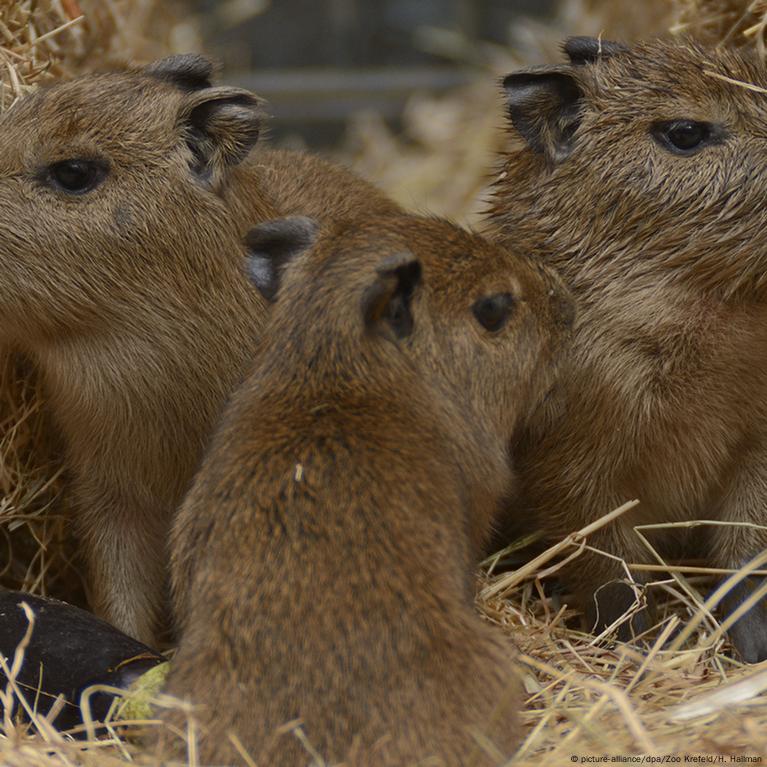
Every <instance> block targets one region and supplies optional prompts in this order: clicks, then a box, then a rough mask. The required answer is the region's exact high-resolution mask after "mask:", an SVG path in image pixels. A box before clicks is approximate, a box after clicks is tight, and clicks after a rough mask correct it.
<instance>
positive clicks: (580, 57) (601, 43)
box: [562, 37, 629, 66]
mask: <svg viewBox="0 0 767 767" xmlns="http://www.w3.org/2000/svg"><path fill="white" fill-rule="evenodd" d="M562 48H563V50H564V52H565V53H566V54H567V57H568V58H569V59H570V63H572V64H575V65H576V66H580V65H582V64H596V63H597V62H598V61H599V59H607V58H610V57H611V56H617V55H618V54H621V53H626V52H628V50H629V49H628V46H626V45H624V44H623V43H616V42H613V41H611V40H602V39H601V38H599V37H568V38H567V40H565V43H564V45H563V46H562Z"/></svg>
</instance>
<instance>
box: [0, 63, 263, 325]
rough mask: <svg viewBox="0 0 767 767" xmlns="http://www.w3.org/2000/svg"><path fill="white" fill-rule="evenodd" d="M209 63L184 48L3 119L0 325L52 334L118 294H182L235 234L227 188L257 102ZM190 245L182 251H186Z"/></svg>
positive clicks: (59, 88) (32, 102) (81, 83)
mask: <svg viewBox="0 0 767 767" xmlns="http://www.w3.org/2000/svg"><path fill="white" fill-rule="evenodd" d="M210 75H211V64H210V63H209V62H208V61H207V60H205V59H203V58H201V57H197V56H177V57H171V58H169V59H164V60H161V61H159V62H157V63H155V64H153V65H150V66H149V67H146V68H144V69H137V70H133V71H129V72H122V73H115V74H99V75H87V76H84V77H81V78H78V79H75V80H73V81H71V82H65V83H62V84H57V85H54V86H52V87H50V88H47V89H43V90H40V91H38V92H36V93H34V94H32V95H30V96H26V97H24V98H22V99H20V100H19V101H17V102H16V103H15V104H14V105H13V106H12V107H11V108H10V109H8V110H7V111H6V112H5V113H4V114H3V115H2V116H0V210H2V216H0V275H1V276H0V327H2V329H3V330H2V334H3V335H5V336H6V337H8V336H10V337H11V338H13V337H14V336H15V335H18V334H23V336H24V338H27V339H33V338H40V337H42V338H49V337H51V336H53V335H54V334H56V335H60V334H61V333H69V334H74V333H77V332H78V330H79V329H80V327H81V325H84V324H85V325H89V326H91V327H93V319H94V318H98V320H100V321H103V320H104V319H105V318H108V317H109V316H110V314H111V313H113V312H116V311H119V310H120V309H121V308H122V306H121V301H122V300H123V299H121V297H120V296H121V295H124V296H128V295H134V296H135V295H136V294H139V295H142V296H144V298H145V299H146V300H147V301H148V302H151V301H152V299H151V295H153V294H155V293H156V294H157V295H163V294H164V296H165V299H166V305H167V307H168V308H167V310H168V311H175V310H176V309H177V308H178V307H177V306H174V303H175V302H174V300H173V299H174V296H179V293H181V294H182V295H181V296H180V297H179V301H180V302H183V285H184V282H185V280H188V279H190V278H191V275H194V279H198V280H199V275H200V274H201V273H202V274H207V275H210V276H211V279H212V280H213V279H214V277H213V275H214V273H215V269H213V268H207V269H205V268H203V269H202V271H201V270H200V269H194V270H189V269H188V268H187V267H185V266H184V261H185V259H188V258H197V259H198V260H204V259H206V258H209V257H210V254H211V252H221V251H222V249H223V250H229V251H231V252H232V258H234V257H236V254H237V252H238V248H237V246H236V243H235V241H234V239H232V243H231V247H228V246H227V247H226V248H224V247H223V246H222V238H225V237H227V236H229V237H231V238H234V237H236V232H235V229H234V226H232V225H229V224H228V223H227V219H226V213H225V209H224V206H223V204H222V203H221V201H220V200H219V198H218V196H217V192H218V191H219V190H220V189H221V188H222V185H224V184H225V182H226V177H227V172H228V170H229V169H230V168H231V167H232V166H234V165H235V164H237V163H238V162H240V161H241V160H242V159H243V158H244V157H245V156H246V155H247V153H248V152H249V150H250V149H251V147H252V146H253V145H254V144H255V142H256V141H257V138H258V135H259V127H260V120H261V116H260V106H259V101H258V99H257V98H256V97H254V96H253V95H252V94H250V93H248V92H247V91H243V90H240V89H237V88H230V87H212V86H211V84H210ZM181 254H184V255H181Z"/></svg>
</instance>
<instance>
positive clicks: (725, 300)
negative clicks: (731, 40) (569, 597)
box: [490, 38, 767, 661]
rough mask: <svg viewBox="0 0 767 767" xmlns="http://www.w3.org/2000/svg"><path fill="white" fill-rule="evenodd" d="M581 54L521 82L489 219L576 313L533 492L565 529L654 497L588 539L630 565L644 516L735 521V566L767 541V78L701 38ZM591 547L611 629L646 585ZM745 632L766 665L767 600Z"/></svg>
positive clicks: (535, 506)
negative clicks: (541, 257)
mask: <svg viewBox="0 0 767 767" xmlns="http://www.w3.org/2000/svg"><path fill="white" fill-rule="evenodd" d="M565 51H566V53H567V54H568V55H569V58H570V63H569V64H567V65H564V64H563V65H558V66H551V67H539V68H535V69H531V70H527V71H523V72H517V73H514V74H511V75H509V76H508V77H507V78H506V80H505V83H504V85H505V90H506V94H507V98H508V112H509V117H510V121H511V124H512V126H513V131H514V134H515V136H516V137H517V139H521V140H522V141H520V144H519V146H518V147H517V148H516V149H514V150H512V151H511V152H510V153H509V155H508V157H507V158H505V160H504V163H503V167H502V169H501V174H500V177H499V178H498V181H497V184H496V187H495V196H494V202H493V206H492V210H491V212H490V223H491V224H492V226H493V228H494V230H495V232H496V233H497V235H498V236H499V237H500V238H501V240H504V239H506V238H508V239H509V241H511V242H519V241H522V242H525V243H527V244H528V245H529V247H530V248H531V249H532V250H533V251H538V252H542V253H545V254H546V257H545V260H546V263H548V264H550V265H552V266H553V267H555V268H556V269H557V270H559V271H560V273H561V275H562V276H563V278H564V279H565V282H566V283H567V284H568V286H569V287H570V288H571V289H572V291H573V293H574V295H575V297H576V301H577V303H578V306H579V314H578V321H577V323H576V328H575V334H574V341H573V344H572V346H571V348H570V351H569V354H568V357H567V363H566V364H565V365H564V367H563V374H562V377H561V381H560V384H561V385H560V387H559V397H558V398H552V399H551V400H550V401H549V402H548V403H547V406H546V407H544V408H542V409H541V410H540V411H539V413H538V414H537V415H536V417H535V418H534V419H533V422H532V423H531V425H530V429H529V431H528V432H527V435H526V437H525V438H524V439H522V440H521V442H520V444H518V445H517V450H516V453H517V455H516V459H517V461H518V468H519V471H520V474H521V478H520V482H521V492H522V494H523V496H524V498H525V501H526V504H527V506H528V508H529V509H531V510H533V511H534V512H535V514H536V515H537V519H538V522H539V523H540V524H541V526H542V527H543V529H544V530H545V531H546V532H547V533H548V534H549V536H551V537H552V538H557V537H560V536H563V535H565V534H567V533H570V532H572V531H573V530H577V529H579V528H580V527H582V526H584V525H585V524H587V523H588V522H589V521H592V520H594V519H596V518H597V517H599V516H601V515H602V514H605V513H606V512H608V511H610V510H611V509H612V508H614V507H615V506H617V505H618V504H620V503H622V502H624V501H626V500H629V499H632V498H639V499H640V501H641V503H640V505H639V506H638V507H637V508H635V509H633V510H632V511H630V512H629V513H628V514H626V515H624V516H623V517H622V518H620V519H619V520H618V521H617V522H616V523H614V524H612V525H610V526H608V527H606V528H604V529H603V530H601V531H599V532H598V533H597V534H595V535H594V536H593V537H592V538H591V540H590V543H591V544H592V545H593V546H595V547H597V548H600V549H603V550H605V551H607V552H608V553H610V554H612V555H617V556H619V557H621V558H623V559H625V560H626V561H628V562H636V561H646V560H647V559H648V557H649V553H648V552H647V551H646V550H645V549H644V547H643V546H642V545H641V542H640V540H639V538H638V537H637V536H636V535H635V534H634V532H633V530H632V526H633V525H637V524H644V523H657V522H679V521H684V520H692V519H711V520H720V521H722V522H732V523H734V524H733V525H732V526H717V527H712V528H708V530H707V532H708V535H709V539H708V546H707V548H706V549H705V551H704V552H703V555H704V556H705V559H706V560H707V561H708V563H709V564H710V565H711V566H716V567H721V568H738V567H740V566H741V565H743V564H744V563H746V562H748V561H749V560H750V559H752V558H753V557H754V556H755V555H757V554H759V553H760V552H761V551H763V550H764V549H765V547H766V546H767V533H766V532H765V530H764V529H759V528H757V527H752V526H748V525H747V524H744V523H755V524H757V525H764V524H765V523H766V522H767V279H766V276H767V252H766V250H767V205H765V199H767V141H766V140H765V139H766V138H767V97H765V94H764V92H763V91H760V90H758V88H762V89H763V88H765V87H766V86H767V73H766V72H765V69H764V67H763V66H762V64H761V63H758V62H757V61H755V60H752V59H751V58H750V57H748V56H747V55H745V54H743V55H741V54H740V53H737V52H733V51H727V50H721V51H720V50H717V51H709V50H705V49H704V48H701V47H700V46H698V45H696V44H695V43H692V42H661V41H657V42H648V43H644V44H640V45H637V46H635V47H634V48H631V49H628V48H626V47H624V46H622V45H620V44H617V43H608V42H604V41H599V40H592V39H589V38H574V39H571V40H569V41H568V42H567V43H566V45H565ZM751 84H755V85H756V86H757V89H756V90H755V89H753V88H751V87H750V85H751ZM675 543H676V542H675V541H674V540H673V536H672V534H671V533H667V534H666V535H665V538H664V539H663V540H659V541H658V545H659V546H661V548H662V550H665V551H666V552H667V553H668V552H669V550H670V549H671V548H672V544H675ZM664 546H665V549H664ZM586 556H588V557H589V562H588V564H585V563H584V562H583V561H582V560H580V561H578V563H577V565H576V566H575V567H573V568H572V569H571V570H570V582H571V585H573V586H574V587H575V589H576V591H577V593H578V594H579V595H580V599H581V600H582V602H583V604H584V606H586V607H587V608H588V613H589V615H590V618H591V621H592V625H596V627H597V628H601V627H604V626H606V625H609V624H611V623H612V622H613V621H614V620H616V619H617V618H619V617H620V615H621V614H622V613H623V612H624V610H625V609H626V608H627V607H629V606H630V605H631V603H632V601H633V599H634V594H633V591H632V589H631V588H630V587H629V586H628V585H627V584H625V583H622V582H623V581H625V580H626V575H625V571H624V570H623V567H622V565H621V564H620V563H619V562H617V561H616V560H615V559H609V558H606V557H602V556H598V555H594V556H591V555H586ZM753 585H754V584H744V585H742V586H741V587H740V588H737V589H736V590H734V591H733V592H731V593H730V596H729V597H728V598H727V599H726V602H725V604H724V607H723V613H724V614H728V613H730V612H731V611H732V610H733V609H735V608H736V607H737V606H738V605H739V604H740V603H742V601H743V599H744V598H746V597H747V596H748V594H749V593H750V592H751V589H752V588H753ZM641 617H646V615H645V616H641ZM643 624H644V625H646V621H643V620H640V621H639V625H638V626H636V627H635V628H639V627H641V626H642V625H643ZM626 627H627V624H624V631H623V632H622V635H623V636H626V635H628V633H629V632H628V631H626V630H625V629H626ZM730 635H731V638H732V641H733V643H734V645H735V646H736V647H737V649H738V650H739V651H740V654H741V655H742V657H743V658H745V659H746V660H747V661H758V660H762V659H764V658H765V657H767V604H766V603H765V602H764V601H762V602H761V603H759V604H757V605H756V606H755V607H754V608H753V609H752V610H751V611H750V612H749V613H748V614H747V615H746V616H745V617H743V618H741V619H740V620H739V621H738V622H737V623H736V624H735V625H734V626H733V628H732V630H731V632H730Z"/></svg>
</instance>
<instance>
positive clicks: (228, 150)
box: [180, 86, 263, 190]
mask: <svg viewBox="0 0 767 767" xmlns="http://www.w3.org/2000/svg"><path fill="white" fill-rule="evenodd" d="M262 103H263V102H262V100H261V99H260V98H258V97H257V96H256V95H255V94H253V93H251V92H250V91H247V90H244V89H242V88H231V87H228V86H219V87H215V88H202V89H200V90H196V91H193V92H191V93H190V94H189V96H188V98H187V99H186V100H185V101H184V103H183V106H182V108H181V113H180V120H181V129H182V132H183V136H184V139H185V140H186V143H187V146H188V147H189V149H190V150H191V152H192V158H193V159H192V163H191V168H192V171H193V172H194V173H195V175H196V176H197V177H198V178H199V179H200V180H201V181H203V182H205V183H206V184H208V185H210V186H211V188H213V189H214V190H218V188H219V187H220V185H221V182H222V180H223V176H224V174H225V173H226V170H227V168H228V167H229V166H232V165H236V164H237V163H239V162H241V161H242V160H243V159H245V157H246V156H247V155H248V152H250V150H251V149H252V148H253V147H254V146H255V144H256V142H257V141H258V137H259V135H260V133H261V122H262V119H263V110H262Z"/></svg>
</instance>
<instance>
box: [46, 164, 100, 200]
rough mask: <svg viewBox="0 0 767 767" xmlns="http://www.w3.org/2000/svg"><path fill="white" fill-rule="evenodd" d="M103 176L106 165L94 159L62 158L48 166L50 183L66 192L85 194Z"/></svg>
mask: <svg viewBox="0 0 767 767" xmlns="http://www.w3.org/2000/svg"><path fill="white" fill-rule="evenodd" d="M105 176H106V167H105V166H104V164H103V163H101V162H97V161H95V160H62V161H61V162H55V163H53V165H50V166H49V167H48V178H49V179H50V182H51V184H52V185H53V186H54V187H56V189H59V190H61V191H62V192H66V193H67V194H86V193H87V192H90V191H91V190H93V189H95V188H96V187H97V186H98V185H99V184H100V183H101V182H102V181H103V180H104V177H105Z"/></svg>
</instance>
